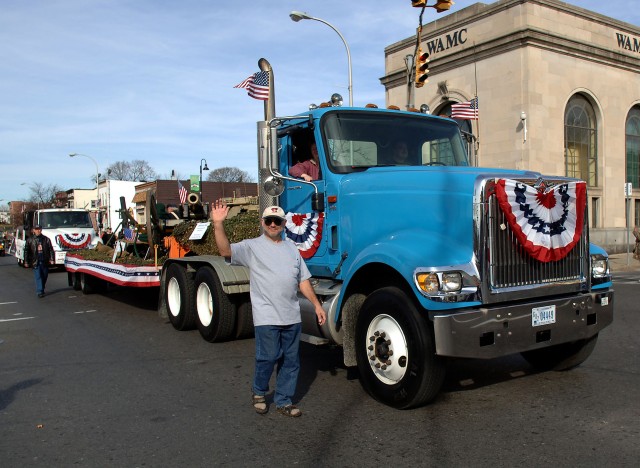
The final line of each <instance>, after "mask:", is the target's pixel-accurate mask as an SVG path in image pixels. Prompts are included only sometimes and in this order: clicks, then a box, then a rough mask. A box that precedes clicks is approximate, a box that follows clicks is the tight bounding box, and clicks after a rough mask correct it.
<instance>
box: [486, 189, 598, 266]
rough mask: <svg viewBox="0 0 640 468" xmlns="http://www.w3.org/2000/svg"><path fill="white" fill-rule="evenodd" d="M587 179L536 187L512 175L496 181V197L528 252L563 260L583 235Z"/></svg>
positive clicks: (536, 255)
mask: <svg viewBox="0 0 640 468" xmlns="http://www.w3.org/2000/svg"><path fill="white" fill-rule="evenodd" d="M586 193H587V187H586V183H585V182H583V181H576V182H567V183H565V184H561V185H556V186H555V187H550V188H549V187H547V185H546V184H545V183H544V181H542V179H539V180H538V183H536V186H535V187H532V186H530V185H527V184H525V183H523V182H519V181H516V180H510V179H499V180H497V181H496V197H497V199H498V203H499V205H500V209H501V210H502V212H503V213H504V215H505V218H506V219H507V222H508V224H509V227H510V228H511V230H512V231H513V233H514V234H515V236H516V238H517V239H518V242H519V243H520V244H521V245H522V246H523V247H524V249H525V250H526V251H527V253H528V254H529V255H530V256H531V257H533V258H535V259H537V260H539V261H541V262H553V261H557V260H561V259H563V258H564V257H566V256H567V254H568V253H569V252H570V251H571V249H573V247H574V246H575V245H576V244H577V243H578V241H579V240H580V236H581V235H582V228H583V225H584V223H583V221H584V212H585V206H586Z"/></svg>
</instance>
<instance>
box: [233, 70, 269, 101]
mask: <svg viewBox="0 0 640 468" xmlns="http://www.w3.org/2000/svg"><path fill="white" fill-rule="evenodd" d="M234 88H244V89H246V90H247V93H248V94H249V96H250V97H252V98H254V99H260V100H262V101H266V100H267V99H269V72H268V71H261V72H257V73H254V74H253V75H251V76H250V77H248V78H247V79H246V80H244V81H243V82H242V83H238V84H237V85H235V86H234Z"/></svg>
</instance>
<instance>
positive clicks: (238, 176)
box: [207, 167, 255, 183]
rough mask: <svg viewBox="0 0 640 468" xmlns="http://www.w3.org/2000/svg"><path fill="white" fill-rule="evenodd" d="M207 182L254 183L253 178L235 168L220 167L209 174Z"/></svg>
mask: <svg viewBox="0 0 640 468" xmlns="http://www.w3.org/2000/svg"><path fill="white" fill-rule="evenodd" d="M207 180H208V181H210V182H252V183H253V182H255V180H254V179H253V177H251V175H250V174H249V173H248V172H246V171H243V170H241V169H238V168H237V167H220V168H218V169H214V170H212V171H211V172H209V175H208V176H207Z"/></svg>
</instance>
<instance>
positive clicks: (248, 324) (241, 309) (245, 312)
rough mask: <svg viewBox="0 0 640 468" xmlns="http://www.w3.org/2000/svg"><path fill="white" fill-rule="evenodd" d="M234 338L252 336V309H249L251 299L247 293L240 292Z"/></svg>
mask: <svg viewBox="0 0 640 468" xmlns="http://www.w3.org/2000/svg"><path fill="white" fill-rule="evenodd" d="M235 335H236V339H239V340H241V339H244V338H252V337H253V335H254V329H253V311H252V309H251V301H250V300H249V294H242V298H241V299H240V301H239V302H238V311H237V313H236V332H235Z"/></svg>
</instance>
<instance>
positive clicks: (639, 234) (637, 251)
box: [633, 226, 640, 260]
mask: <svg viewBox="0 0 640 468" xmlns="http://www.w3.org/2000/svg"><path fill="white" fill-rule="evenodd" d="M633 236H634V237H635V238H636V245H635V246H634V247H633V258H637V259H639V260H640V231H638V226H636V227H634V228H633Z"/></svg>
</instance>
